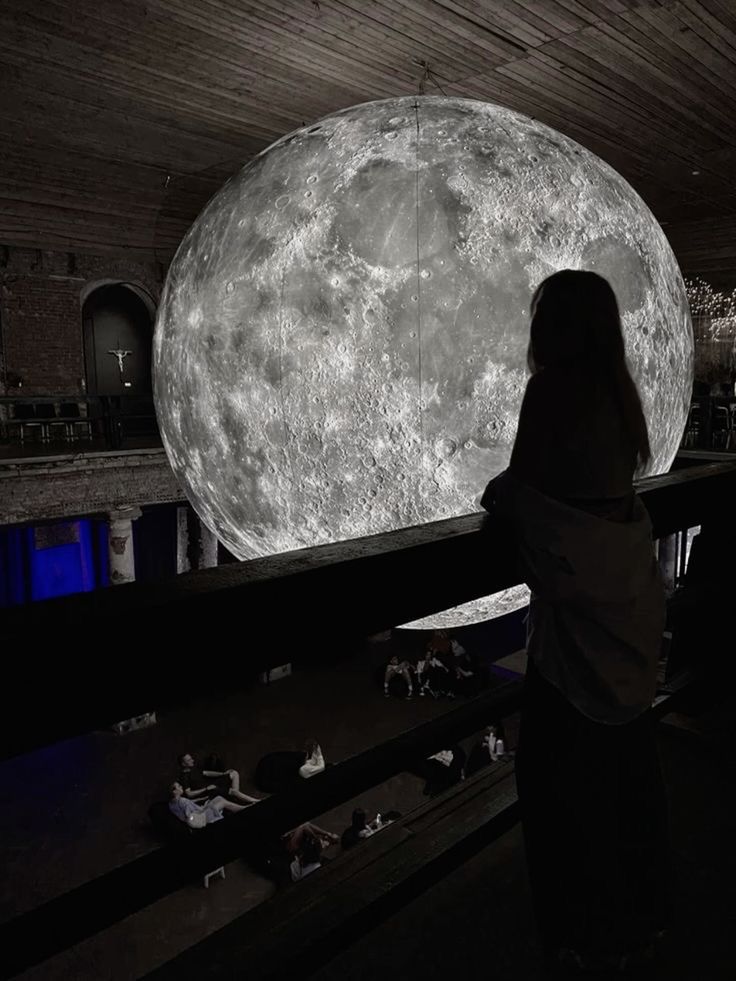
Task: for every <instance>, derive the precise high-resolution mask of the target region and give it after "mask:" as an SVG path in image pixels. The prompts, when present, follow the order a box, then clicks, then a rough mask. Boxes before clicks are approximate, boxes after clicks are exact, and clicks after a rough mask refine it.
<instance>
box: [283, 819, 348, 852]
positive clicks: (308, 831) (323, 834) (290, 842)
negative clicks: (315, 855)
mask: <svg viewBox="0 0 736 981" xmlns="http://www.w3.org/2000/svg"><path fill="white" fill-rule="evenodd" d="M307 838H316V840H317V841H319V842H321V844H322V846H323V848H327V847H328V846H329V845H334V843H335V842H336V841H338V840H339V839H338V836H337V835H335V834H333V833H332V832H331V831H325V829H324V828H320V827H319V826H318V825H316V824H312V823H311V822H310V821H305V822H304V824H300V825H299V827H297V828H293V829H292V830H291V831H287V832H286V834H283V835H281V841H282V843H283V845H284V848H285V849H286V853H287V854H288V855H292V856H293V855H296V854H298V852H299V851H300V849H301V848H302V846H303V844H304V842H305V841H306V839H307Z"/></svg>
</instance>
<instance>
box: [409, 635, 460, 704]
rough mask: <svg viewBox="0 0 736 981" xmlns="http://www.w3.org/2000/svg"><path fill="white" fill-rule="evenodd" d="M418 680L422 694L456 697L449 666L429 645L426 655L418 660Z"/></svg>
mask: <svg viewBox="0 0 736 981" xmlns="http://www.w3.org/2000/svg"><path fill="white" fill-rule="evenodd" d="M417 682H418V684H419V694H420V695H425V694H428V695H432V696H433V697H434V698H439V696H440V695H447V696H448V697H449V698H454V697H455V695H454V692H453V690H452V688H453V685H452V676H451V674H450V670H449V668H448V667H447V665H446V664H443V663H442V661H441V660H440V659H439V657H438V656H437V654H436V653H435V652H434V650H433V649H432V648H431V647H429V646H428V649H427V653H426V654H425V655H424V657H422V658H420V660H419V661H417Z"/></svg>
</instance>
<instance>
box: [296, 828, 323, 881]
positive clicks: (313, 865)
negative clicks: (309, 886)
mask: <svg viewBox="0 0 736 981" xmlns="http://www.w3.org/2000/svg"><path fill="white" fill-rule="evenodd" d="M323 863H324V858H323V856H322V842H321V841H320V840H319V838H315V837H314V836H313V835H306V836H305V837H304V840H303V842H302V846H301V848H300V849H299V851H298V852H297V854H296V855H295V856H294V859H293V861H292V863H291V865H290V866H289V871H290V872H291V881H292V882H299V880H300V879H304V878H306V877H307V876H308V875H311V874H312V872H316V871H317V869H320V868H322V865H323Z"/></svg>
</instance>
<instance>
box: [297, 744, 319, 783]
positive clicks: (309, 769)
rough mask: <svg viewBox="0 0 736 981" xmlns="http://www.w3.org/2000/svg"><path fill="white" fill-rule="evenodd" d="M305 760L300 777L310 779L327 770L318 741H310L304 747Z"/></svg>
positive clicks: (300, 768) (300, 769)
mask: <svg viewBox="0 0 736 981" xmlns="http://www.w3.org/2000/svg"><path fill="white" fill-rule="evenodd" d="M304 752H305V759H304V762H303V763H302V765H301V766H300V767H299V776H300V777H304V778H308V777H313V776H314V775H315V774H316V773H321V772H322V771H323V770H324V768H325V758H324V756H323V755H322V749H321V747H320V745H319V743H318V742H317V741H316V739H308V740H307V742H306V745H305V746H304Z"/></svg>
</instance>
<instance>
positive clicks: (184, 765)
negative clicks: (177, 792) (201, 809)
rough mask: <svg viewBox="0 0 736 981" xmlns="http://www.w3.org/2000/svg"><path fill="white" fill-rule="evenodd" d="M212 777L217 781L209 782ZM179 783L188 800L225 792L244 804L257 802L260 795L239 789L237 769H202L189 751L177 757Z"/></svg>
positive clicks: (200, 799) (205, 797) (199, 799)
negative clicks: (249, 793)
mask: <svg viewBox="0 0 736 981" xmlns="http://www.w3.org/2000/svg"><path fill="white" fill-rule="evenodd" d="M212 779H214V780H216V781H217V783H210V782H208V781H211V780H212ZM179 783H180V784H181V785H182V787H183V788H184V793H185V795H186V796H187V797H188V798H189V800H198V801H202V800H203V799H207V798H209V797H211V796H212V795H213V794H219V795H223V794H227V795H229V796H230V797H234V798H235V799H236V800H239V801H243V802H244V803H245V804H257V803H258V801H259V800H260V797H250V796H249V795H248V794H244V793H243V792H242V791H241V789H240V774H239V773H238V771H237V770H203V769H200V767H199V766H197V763H196V760H195V759H194V757H193V756H192V754H191V753H182V754H181V756H180V757H179Z"/></svg>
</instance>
